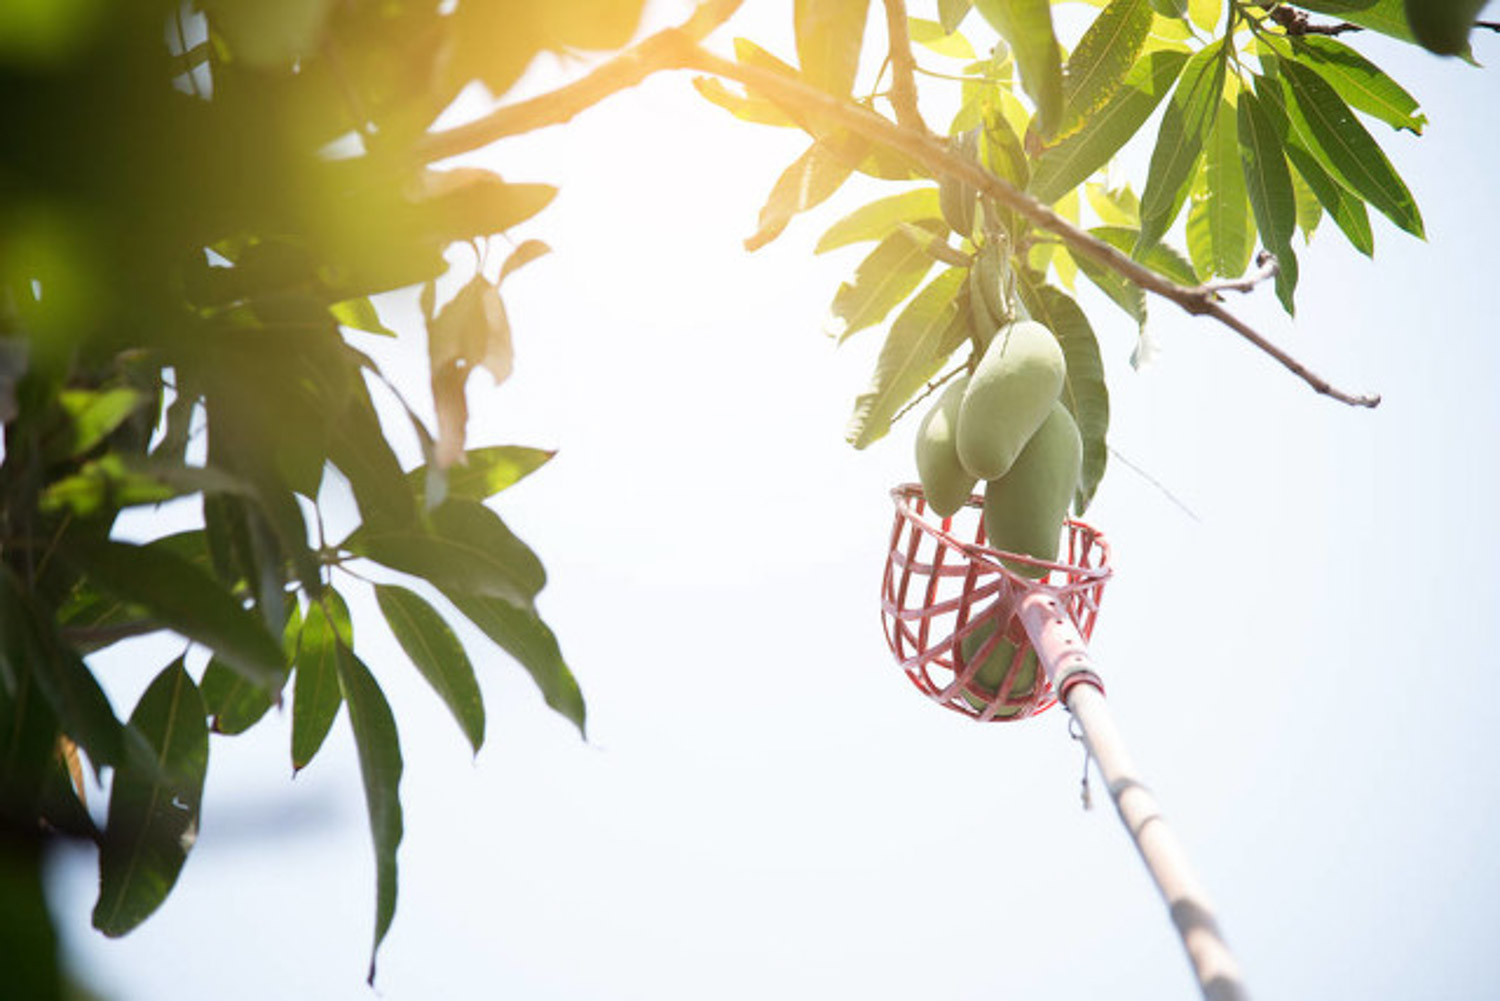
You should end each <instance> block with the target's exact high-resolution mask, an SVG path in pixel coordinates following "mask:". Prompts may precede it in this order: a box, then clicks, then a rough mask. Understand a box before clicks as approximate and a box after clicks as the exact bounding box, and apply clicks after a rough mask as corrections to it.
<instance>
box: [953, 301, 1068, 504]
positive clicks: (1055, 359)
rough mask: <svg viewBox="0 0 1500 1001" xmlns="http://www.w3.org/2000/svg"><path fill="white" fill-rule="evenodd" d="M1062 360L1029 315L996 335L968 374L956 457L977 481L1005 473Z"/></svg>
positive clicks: (1059, 377)
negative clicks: (970, 373) (967, 385)
mask: <svg viewBox="0 0 1500 1001" xmlns="http://www.w3.org/2000/svg"><path fill="white" fill-rule="evenodd" d="M1066 374H1067V363H1066V362H1064V361H1063V352H1062V346H1061V345H1060V344H1058V342H1057V338H1056V337H1054V336H1052V331H1050V330H1048V329H1047V328H1046V327H1044V326H1042V325H1041V324H1040V323H1036V322H1035V321H1032V320H1023V321H1021V322H1019V323H1013V324H1011V325H1010V326H1009V327H1006V328H1005V329H1004V330H1001V331H1000V332H999V333H997V334H996V335H995V339H994V340H992V341H990V346H989V347H988V348H986V349H985V352H984V357H982V358H981V359H980V360H979V364H978V365H977V366H976V367H975V369H974V374H973V375H972V376H971V377H970V378H969V389H968V391H967V392H966V393H964V399H963V403H962V405H961V406H960V407H959V415H958V460H959V461H960V462H961V463H963V466H964V468H965V469H967V470H968V471H969V472H971V473H973V474H974V476H975V477H977V478H978V479H981V480H994V479H998V478H999V477H1001V476H1004V475H1005V474H1006V473H1007V472H1008V471H1009V470H1010V467H1011V464H1012V463H1014V462H1015V461H1016V457H1017V456H1019V455H1020V454H1021V450H1022V449H1023V448H1025V447H1026V443H1027V442H1028V441H1029V440H1031V436H1032V435H1033V434H1035V433H1036V430H1037V428H1039V427H1041V426H1042V422H1043V421H1045V420H1046V419H1047V413H1048V411H1050V410H1051V409H1052V405H1053V404H1054V403H1055V402H1057V397H1058V394H1059V393H1060V392H1061V391H1062V385H1063V378H1064V377H1065V376H1066Z"/></svg>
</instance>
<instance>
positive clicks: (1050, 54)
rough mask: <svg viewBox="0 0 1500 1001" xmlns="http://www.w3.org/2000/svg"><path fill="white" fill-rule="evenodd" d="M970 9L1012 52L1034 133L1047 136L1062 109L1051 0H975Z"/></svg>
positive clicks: (1059, 70)
mask: <svg viewBox="0 0 1500 1001" xmlns="http://www.w3.org/2000/svg"><path fill="white" fill-rule="evenodd" d="M974 6H976V7H978V8H979V13H980V14H981V15H983V17H984V19H985V20H986V21H988V22H989V23H990V25H991V27H993V28H994V29H995V30H996V31H998V32H1000V37H1001V38H1003V39H1005V41H1006V44H1008V45H1009V46H1010V49H1011V52H1012V53H1014V55H1015V59H1016V65H1017V66H1018V67H1020V70H1021V86H1022V87H1024V88H1025V90H1026V93H1027V94H1028V95H1029V96H1030V97H1031V100H1032V101H1033V102H1034V103H1035V104H1036V109H1037V117H1036V131H1037V133H1038V134H1039V135H1040V136H1041V137H1042V139H1044V140H1045V139H1048V138H1050V137H1051V135H1052V132H1053V130H1054V129H1055V128H1056V127H1057V125H1058V122H1059V119H1060V118H1061V116H1062V110H1063V90H1062V86H1063V84H1062V81H1063V75H1062V54H1061V52H1060V51H1059V49H1058V45H1057V36H1056V35H1055V34H1054V33H1053V30H1052V3H1051V0H976V2H975V4H974Z"/></svg>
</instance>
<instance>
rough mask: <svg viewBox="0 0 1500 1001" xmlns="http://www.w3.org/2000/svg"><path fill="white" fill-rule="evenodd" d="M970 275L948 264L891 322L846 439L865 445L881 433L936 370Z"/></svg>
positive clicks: (857, 445)
mask: <svg viewBox="0 0 1500 1001" xmlns="http://www.w3.org/2000/svg"><path fill="white" fill-rule="evenodd" d="M967 277H968V273H967V270H966V269H964V268H949V269H948V270H946V271H944V272H943V273H942V274H940V275H938V276H937V277H936V278H934V279H933V280H932V281H931V282H929V283H928V284H927V287H926V288H924V289H922V291H921V292H918V293H917V295H916V297H915V298H913V299H912V301H911V302H910V303H908V304H907V306H906V308H905V309H903V310H902V311H901V314H900V315H899V316H897V317H896V319H895V321H894V322H892V323H891V332H890V333H889V334H888V335H886V339H885V345H884V347H882V348H881V349H880V358H879V360H878V361H876V363H875V374H874V377H873V378H872V379H871V382H870V388H869V389H868V390H866V391H865V392H863V393H861V394H860V395H859V397H858V398H857V399H856V400H855V401H854V413H853V415H851V417H850V418H849V427H848V430H847V431H846V432H845V438H846V439H847V440H848V441H849V442H850V443H851V444H852V445H853V446H854V447H855V448H864V447H866V446H867V445H869V444H870V443H872V442H875V441H878V440H880V439H881V438H883V437H885V434H886V432H887V431H889V430H890V426H891V419H892V418H893V417H894V416H895V414H896V412H897V411H898V410H900V409H901V406H902V405H903V404H904V403H906V401H907V400H909V399H911V398H912V397H913V396H914V395H916V393H917V392H918V391H919V390H920V389H921V388H922V387H923V386H924V385H925V384H926V383H927V380H929V379H931V378H932V377H933V376H935V375H937V373H938V370H939V369H940V368H942V365H943V362H944V361H946V360H947V358H948V355H949V354H950V353H951V352H952V350H953V345H952V343H951V342H950V341H949V339H948V337H947V336H946V335H947V333H948V331H949V330H950V328H951V327H952V325H953V323H954V321H955V319H956V317H957V316H958V302H957V299H958V294H959V290H960V289H962V288H963V285H964V282H965V280H966V279H967Z"/></svg>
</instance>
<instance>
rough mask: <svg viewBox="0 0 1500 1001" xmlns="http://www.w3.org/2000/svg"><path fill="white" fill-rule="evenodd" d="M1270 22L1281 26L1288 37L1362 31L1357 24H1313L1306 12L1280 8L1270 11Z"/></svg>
mask: <svg viewBox="0 0 1500 1001" xmlns="http://www.w3.org/2000/svg"><path fill="white" fill-rule="evenodd" d="M1271 20H1272V21H1274V22H1276V23H1277V24H1279V25H1281V27H1282V28H1283V29H1284V30H1285V31H1286V33H1287V34H1288V35H1292V36H1296V35H1328V36H1330V37H1332V36H1337V35H1342V34H1345V33H1346V32H1350V31H1363V30H1364V29H1363V28H1361V27H1360V26H1359V25H1357V24H1350V23H1349V22H1348V21H1342V22H1340V23H1338V24H1314V23H1313V21H1312V19H1311V18H1309V17H1308V16H1307V12H1306V11H1301V10H1295V9H1293V8H1291V7H1287V6H1280V7H1274V8H1272V9H1271Z"/></svg>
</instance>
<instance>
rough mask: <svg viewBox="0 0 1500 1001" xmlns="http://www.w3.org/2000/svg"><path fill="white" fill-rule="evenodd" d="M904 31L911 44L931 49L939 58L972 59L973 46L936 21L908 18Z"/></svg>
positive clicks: (961, 36)
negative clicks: (914, 43)
mask: <svg viewBox="0 0 1500 1001" xmlns="http://www.w3.org/2000/svg"><path fill="white" fill-rule="evenodd" d="M906 31H907V34H908V35H909V36H910V37H911V40H912V41H913V42H916V43H917V44H918V45H920V46H923V47H924V48H927V49H931V50H932V51H933V52H936V53H937V54H938V55H940V56H947V57H948V58H950V59H973V58H974V46H972V45H970V44H969V40H968V39H967V38H965V37H964V36H963V35H960V34H959V33H958V32H957V31H955V30H953V29H950V28H945V27H943V25H942V24H940V23H938V22H937V21H929V20H927V19H926V18H924V17H909V18H907V19H906Z"/></svg>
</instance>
